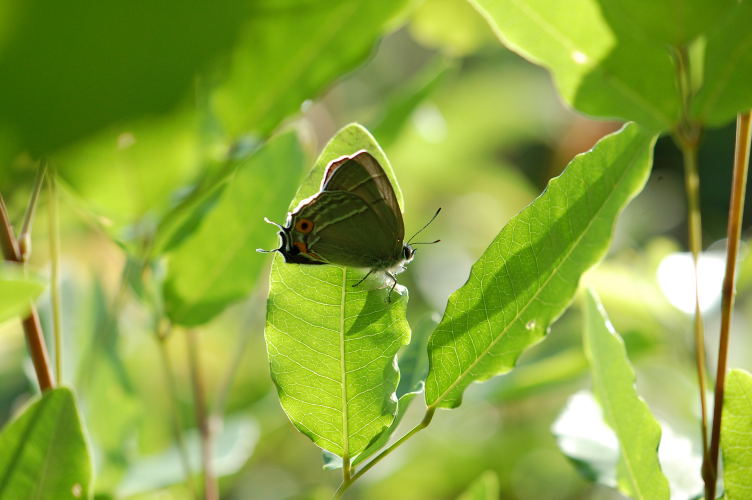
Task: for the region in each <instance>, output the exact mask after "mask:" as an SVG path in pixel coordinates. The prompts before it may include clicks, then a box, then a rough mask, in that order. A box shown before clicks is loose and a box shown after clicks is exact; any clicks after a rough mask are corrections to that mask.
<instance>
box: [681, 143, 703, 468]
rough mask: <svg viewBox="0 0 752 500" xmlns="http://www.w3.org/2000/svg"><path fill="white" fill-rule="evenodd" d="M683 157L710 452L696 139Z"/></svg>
mask: <svg viewBox="0 0 752 500" xmlns="http://www.w3.org/2000/svg"><path fill="white" fill-rule="evenodd" d="M680 148H681V151H682V157H683V159H684V181H685V188H686V191H687V211H688V224H687V229H688V233H689V250H690V252H692V266H693V268H694V274H695V280H694V294H695V315H694V344H695V364H696V367H697V384H698V388H699V392H700V417H701V419H700V427H701V431H702V452H703V456H705V455H706V454H707V452H708V410H707V401H706V399H705V393H706V387H705V383H706V380H707V368H706V367H705V356H706V355H705V331H704V327H703V321H702V310H701V309H700V284H699V282H700V280H699V276H700V275H699V272H700V269H699V267H700V254H701V252H702V220H701V216H700V177H699V175H698V172H697V143H696V142H685V143H684V144H681V145H680Z"/></svg>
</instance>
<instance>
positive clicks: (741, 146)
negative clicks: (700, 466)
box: [705, 111, 752, 500]
mask: <svg viewBox="0 0 752 500" xmlns="http://www.w3.org/2000/svg"><path fill="white" fill-rule="evenodd" d="M750 121H752V111H750V112H747V113H744V114H741V115H739V116H738V117H737V120H736V150H735V152H734V177H733V180H732V184H731V204H730V207H729V218H728V233H727V235H728V236H727V237H728V243H727V244H728V248H727V250H726V274H725V276H724V278H723V298H722V302H721V333H720V342H719V345H718V368H717V371H716V379H715V400H714V406H713V427H712V430H711V434H710V452H709V455H710V456H709V460H710V461H709V463H708V464H707V466H706V467H705V469H706V470H707V471H708V472H709V473H710V478H709V479H710V481H706V483H705V498H707V499H711V500H712V499H714V498H715V489H716V481H717V479H718V452H719V448H720V438H721V418H722V415H723V412H722V410H723V395H724V389H725V383H726V366H727V362H728V345H729V331H730V330H731V312H732V310H733V308H734V295H735V286H736V259H737V255H738V253H739V241H740V239H741V226H742V217H743V214H744V195H745V191H746V187H747V170H748V168H749V142H750V137H752V127H750Z"/></svg>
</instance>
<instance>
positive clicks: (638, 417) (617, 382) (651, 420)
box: [583, 292, 669, 499]
mask: <svg viewBox="0 0 752 500" xmlns="http://www.w3.org/2000/svg"><path fill="white" fill-rule="evenodd" d="M586 301H587V302H586V312H585V328H584V333H583V339H584V344H585V355H586V356H587V357H588V360H589V361H590V371H591V374H592V378H593V390H594V393H595V396H596V398H597V399H598V402H599V403H600V406H601V408H602V410H603V417H604V420H605V421H606V423H607V424H608V425H609V427H611V429H613V431H614V433H615V434H616V439H617V440H618V442H619V461H618V465H617V471H616V482H617V485H618V487H619V489H620V490H621V491H622V492H623V493H624V494H626V495H628V496H630V497H631V498H635V499H667V498H669V487H668V481H667V480H666V477H665V476H664V475H663V472H662V471H661V466H660V463H659V462H658V444H659V443H660V440H661V427H660V425H659V424H658V422H657V421H656V420H655V417H653V415H652V413H650V409H649V408H648V407H647V405H646V404H645V402H644V401H643V400H642V399H641V398H640V397H639V395H638V394H637V390H636V389H635V385H634V384H635V374H634V370H633V369H632V365H631V364H630V363H629V358H628V357H627V351H626V349H625V348H624V342H623V341H622V340H621V337H619V335H618V334H617V333H616V332H615V331H614V329H613V326H612V325H611V323H610V321H609V320H608V316H606V312H605V310H604V309H603V307H602V306H601V305H600V302H598V299H597V298H596V297H595V296H594V295H593V294H592V292H590V293H588V294H587V299H586Z"/></svg>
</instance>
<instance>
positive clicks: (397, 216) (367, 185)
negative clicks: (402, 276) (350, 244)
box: [321, 151, 405, 253]
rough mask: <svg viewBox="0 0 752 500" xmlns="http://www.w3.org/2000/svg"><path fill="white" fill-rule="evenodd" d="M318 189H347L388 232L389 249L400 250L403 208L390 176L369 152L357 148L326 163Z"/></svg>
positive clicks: (403, 234) (403, 228) (402, 237)
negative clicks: (366, 206)
mask: <svg viewBox="0 0 752 500" xmlns="http://www.w3.org/2000/svg"><path fill="white" fill-rule="evenodd" d="M321 191H322V192H326V191H346V192H348V193H352V194H355V195H357V196H359V197H360V198H362V199H363V201H365V202H366V203H367V204H368V206H369V207H370V208H371V210H373V212H374V213H375V214H376V216H377V217H378V219H379V221H380V225H382V226H383V227H384V228H385V229H386V231H387V232H388V233H389V238H390V240H391V243H392V244H393V247H392V250H393V251H394V252H396V253H399V252H401V251H402V243H403V240H404V239H405V226H404V222H403V221H402V211H401V210H400V206H399V202H398V201H397V196H396V195H395V194H394V188H392V183H391V182H390V181H389V177H388V176H387V175H386V172H384V169H383V168H381V165H380V164H379V162H378V161H377V160H376V158H374V157H373V156H372V155H371V154H370V153H369V152H367V151H359V152H357V153H355V154H354V155H352V156H345V157H343V158H340V159H338V160H335V161H333V162H332V163H331V164H329V166H328V167H327V169H326V173H325V174H324V179H323V180H322V182H321Z"/></svg>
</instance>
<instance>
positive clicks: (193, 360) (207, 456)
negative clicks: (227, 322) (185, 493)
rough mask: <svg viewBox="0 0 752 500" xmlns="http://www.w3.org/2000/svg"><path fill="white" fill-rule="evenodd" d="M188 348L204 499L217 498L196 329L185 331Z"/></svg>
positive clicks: (214, 499)
mask: <svg viewBox="0 0 752 500" xmlns="http://www.w3.org/2000/svg"><path fill="white" fill-rule="evenodd" d="M185 339H186V343H187V348H188V367H189V369H190V372H191V383H192V385H193V404H194V407H195V410H196V423H197V425H198V428H199V430H200V432H201V466H202V469H203V472H204V500H219V487H218V485H217V479H216V477H214V471H213V470H212V451H211V445H212V443H211V427H210V425H209V415H208V414H207V411H206V394H205V391H204V383H203V377H202V374H201V366H200V364H199V360H198V352H199V348H198V336H197V334H196V331H195V330H193V329H189V330H188V331H187V332H185Z"/></svg>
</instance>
